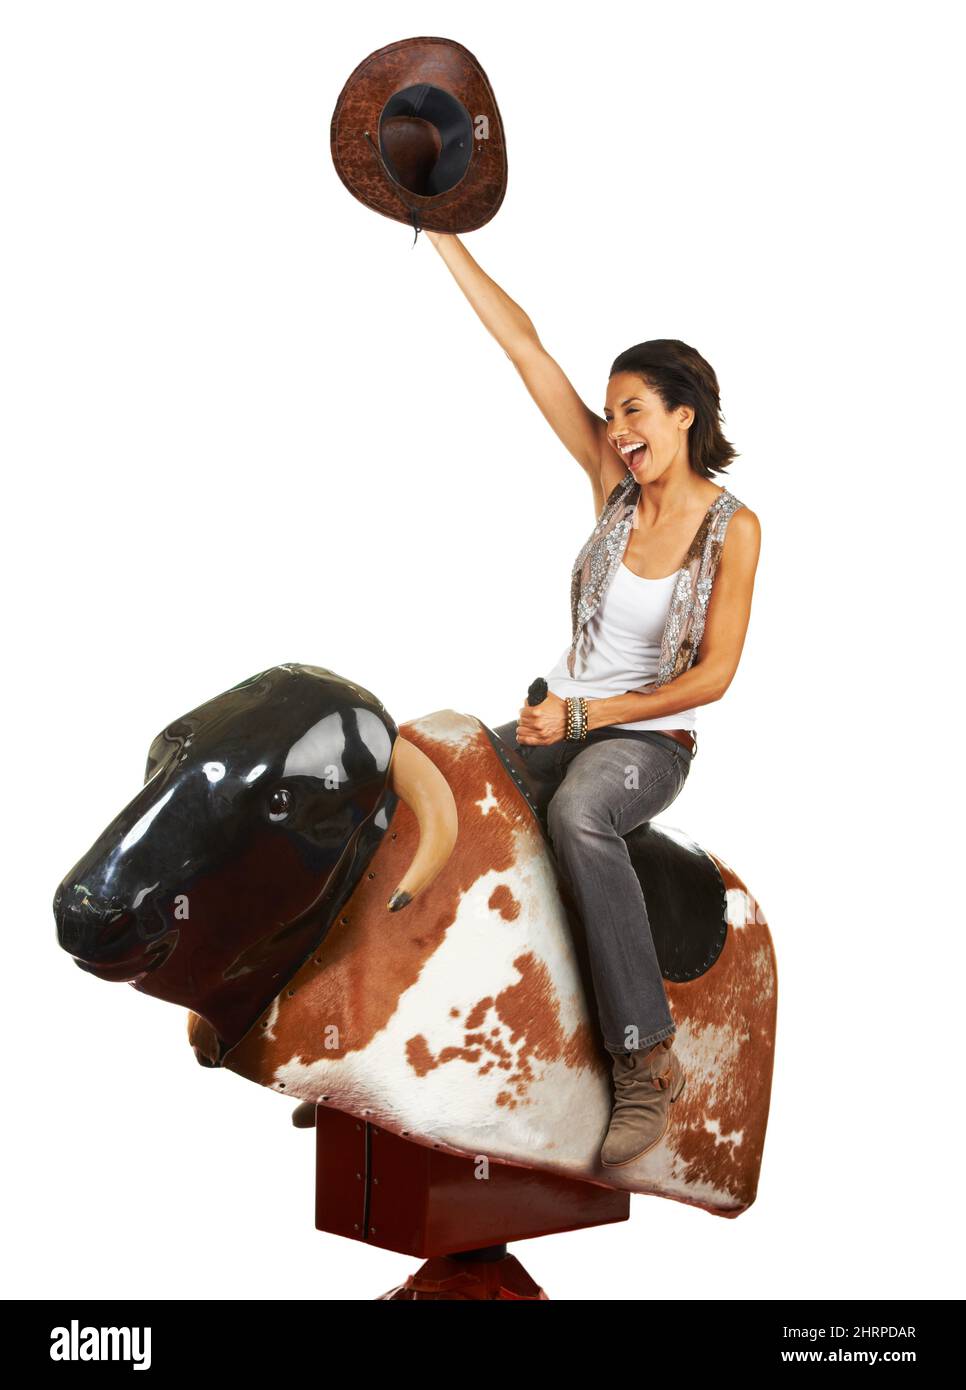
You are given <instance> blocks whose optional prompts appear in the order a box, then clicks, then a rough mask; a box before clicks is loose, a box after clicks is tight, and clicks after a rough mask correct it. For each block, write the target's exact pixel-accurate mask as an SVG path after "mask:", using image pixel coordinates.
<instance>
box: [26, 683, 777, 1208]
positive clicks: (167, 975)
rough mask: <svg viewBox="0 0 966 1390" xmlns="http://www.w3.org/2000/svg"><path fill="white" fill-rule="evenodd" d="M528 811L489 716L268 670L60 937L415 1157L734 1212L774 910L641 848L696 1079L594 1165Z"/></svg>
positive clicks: (296, 1088) (680, 859)
mask: <svg viewBox="0 0 966 1390" xmlns="http://www.w3.org/2000/svg"><path fill="white" fill-rule="evenodd" d="M538 801H539V795H538V793H537V792H536V791H535V789H534V787H533V786H532V785H531V784H530V782H529V779H528V773H527V768H526V764H525V762H524V760H522V759H521V758H519V756H518V755H516V754H515V753H514V752H513V750H512V749H509V748H507V747H506V746H505V745H504V744H503V743H502V742H501V741H500V740H499V738H498V737H497V736H496V735H495V734H494V733H493V732H492V731H491V730H490V729H488V728H487V727H486V726H485V725H484V724H482V723H481V722H480V721H479V720H478V719H476V718H473V717H472V716H469V715H464V714H458V713H456V712H454V711H452V710H442V711H439V712H437V713H435V714H431V715H427V716H426V717H425V718H422V719H416V720H413V721H412V722H410V723H408V724H405V725H403V726H402V728H397V727H396V725H395V724H394V722H393V720H392V719H391V718H390V716H389V715H388V713H387V712H386V710H385V709H384V707H383V706H382V704H381V703H380V701H379V700H378V699H377V698H376V697H375V696H374V695H373V694H371V693H370V692H369V691H367V690H364V689H362V688H361V687H359V686H358V685H355V684H353V683H352V682H351V681H348V680H345V679H343V678H342V677H340V676H337V675H336V674H335V673H333V672H332V671H328V670H324V669H322V668H319V667H314V666H303V665H296V664H287V665H283V666H277V667H274V668H273V669H271V670H268V671H263V672H261V673H260V674H259V675H257V676H254V677H252V678H251V679H250V680H247V681H244V682H242V683H241V684H239V685H237V686H234V687H233V688H232V689H231V690H228V691H227V692H225V693H224V694H223V695H219V696H218V697H217V698H216V699H214V700H211V701H209V702H208V703H206V704H204V705H201V706H200V707H199V708H198V709H196V710H194V711H192V712H191V713H190V714H187V715H185V716H184V717H183V718H182V719H179V720H176V721H175V722H174V723H173V724H170V725H169V726H168V727H167V728H166V729H165V730H164V731H163V732H162V733H161V734H159V735H158V737H157V738H156V739H155V741H154V743H153V744H152V745H151V749H150V753H149V756H148V762H147V772H146V781H145V785H144V787H143V788H142V789H141V791H140V792H139V794H138V795H137V796H136V797H135V799H134V800H133V801H132V802H131V803H130V805H129V806H128V807H127V808H126V809H125V810H124V811H122V812H121V814H120V815H119V816H117V817H116V819H115V820H114V821H112V822H111V824H110V825H109V826H108V827H107V829H106V830H105V831H104V833H103V834H102V835H101V836H100V838H99V839H98V840H97V841H96V843H95V844H94V845H93V847H92V848H91V849H90V851H89V852H88V853H87V854H86V855H85V856H84V857H83V859H81V860H80V862H79V863H78V864H77V865H76V866H75V867H74V869H72V870H71V872H70V873H69V874H68V875H67V877H66V878H65V880H64V882H63V883H62V884H61V886H60V888H59V889H58V890H57V895H56V898H55V902H54V911H55V916H56V920H57V930H58V938H59V941H60V944H61V945H62V946H63V947H64V949H65V950H67V951H68V952H70V954H71V955H72V956H73V957H74V959H75V960H76V962H77V964H78V965H79V966H80V967H81V968H82V969H84V970H86V971H89V972H90V973H91V974H94V975H97V976H99V977H100V978H101V979H106V980H123V981H128V982H130V983H131V984H132V985H133V986H134V988H135V989H138V990H141V991H143V992H145V993H148V994H153V995H156V996H158V997H160V998H163V999H167V1000H169V1001H171V1002H172V1003H176V1004H182V1005H184V1006H185V1007H186V1008H188V1009H189V1010H190V1014H189V1026H188V1032H189V1038H190V1040H191V1044H192V1046H193V1048H194V1051H195V1054H196V1056H197V1057H198V1059H199V1061H201V1062H202V1063H204V1064H205V1065H209V1066H221V1067H228V1068H230V1069H231V1070H232V1071H235V1072H237V1073H239V1074H240V1075H242V1076H245V1077H247V1078H248V1079H249V1080H252V1081H256V1082H258V1083H259V1084H260V1085H263V1086H268V1087H271V1088H272V1089H273V1090H276V1091H279V1092H280V1093H282V1094H283V1095H286V1096H289V1097H291V1098H293V1099H297V1100H302V1101H311V1102H314V1103H318V1104H321V1105H325V1106H331V1107H334V1108H335V1109H337V1110H340V1111H344V1112H347V1113H348V1114H350V1115H354V1116H356V1117H358V1118H365V1119H366V1120H368V1121H370V1122H372V1123H374V1124H375V1123H378V1124H379V1125H381V1126H382V1127H383V1128H384V1129H386V1130H387V1131H390V1132H392V1133H394V1134H396V1135H399V1136H404V1137H405V1138H407V1139H408V1140H411V1141H413V1142H415V1143H417V1144H422V1145H427V1146H431V1147H433V1148H436V1149H441V1150H443V1151H447V1152H451V1153H454V1154H459V1155H466V1156H470V1157H474V1156H477V1155H485V1156H487V1157H488V1158H489V1159H490V1160H491V1161H492V1162H498V1163H501V1162H502V1163H507V1164H511V1165H517V1166H520V1167H523V1168H530V1169H535V1170H542V1171H544V1172H547V1173H556V1174H560V1175H565V1176H566V1177H569V1178H573V1179H580V1180H583V1181H585V1182H590V1183H596V1184H598V1185H599V1186H602V1187H609V1188H624V1189H627V1190H629V1191H632V1192H643V1193H650V1194H653V1195H658V1196H663V1197H669V1198H673V1199H675V1200H678V1201H682V1202H686V1203H690V1204H692V1205H695V1206H699V1207H702V1208H704V1209H705V1210H707V1211H709V1212H712V1213H714V1214H716V1215H721V1216H736V1215H738V1214H739V1213H740V1212H742V1211H744V1210H745V1209H746V1208H747V1207H748V1206H749V1205H750V1204H751V1203H752V1202H753V1201H754V1199H755V1193H756V1190H757V1184H758V1174H759V1170H760V1165H761V1156H762V1149H763V1145H764V1138H765V1128H766V1123H767V1117H768V1107H769V1099H770V1090H771V1074H772V1061H773V1055H774V1037H775V1015H776V989H777V982H776V970H775V958H774V952H773V949H772V942H771V937H770V934H769V931H768V926H767V924H766V922H765V920H764V917H763V916H762V914H761V912H760V911H759V909H758V906H757V904H756V902H755V900H754V898H753V897H752V896H751V895H750V893H748V891H747V890H746V889H745V887H744V885H743V884H742V883H741V881H740V880H739V879H738V877H737V876H736V874H735V873H734V872H733V871H732V870H731V869H730V868H729V867H728V866H727V865H725V864H724V863H722V862H721V861H720V860H719V859H716V858H715V857H714V856H712V855H710V854H708V853H707V852H705V851H704V850H702V849H700V848H699V847H698V846H697V845H695V844H694V843H693V842H691V841H690V840H688V839H687V838H686V837H685V836H683V835H681V834H680V833H679V832H676V831H670V830H667V829H662V828H658V827H657V826H656V825H653V824H652V825H647V826H642V827H640V828H639V829H638V830H635V831H634V832H632V834H630V835H628V836H627V837H626V839H627V843H628V848H629V851H630V853H631V857H632V861H633V863H634V865H635V868H636V870H637V872H638V874H639V876H640V878H641V883H642V887H643V889H644V894H645V899H646V901H647V905H648V914H649V917H650V920H651V927H652V931H653V932H654V938H655V945H656V946H657V949H658V956H659V959H660V960H661V965H662V970H663V973H664V977H665V980H666V982H667V989H668V997H669V1000H670V1004H671V1009H672V1012H673V1014H674V1018H675V1021H676V1023H677V1026H678V1031H677V1037H676V1048H677V1051H678V1055H679V1057H680V1059H681V1062H682V1065H683V1066H684V1068H685V1071H686V1073H687V1075H688V1083H689V1084H688V1086H687V1088H686V1090H685V1092H684V1094H683V1096H682V1097H681V1099H680V1101H679V1102H678V1103H677V1104H676V1105H675V1106H674V1108H673V1110H672V1113H671V1122H670V1128H669V1130H668V1133H667V1135H666V1136H665V1139H664V1140H663V1141H662V1143H661V1144H660V1145H658V1146H657V1148H656V1149H653V1150H652V1151H651V1152H650V1153H648V1154H646V1155H645V1156H644V1157H643V1158H641V1159H640V1160H639V1161H638V1162H637V1163H635V1164H630V1165H627V1166H626V1167H624V1168H621V1169H603V1168H601V1166H600V1164H599V1161H598V1152H599V1148H600V1144H601V1141H602V1139H603V1135H604V1133H605V1132H606V1129H607V1123H608V1118H609V1114H610V1105H611V1090H610V1068H609V1058H608V1055H607V1053H606V1052H605V1051H604V1049H603V1047H602V1042H601V1038H600V1035H599V1032H598V1025H597V1021H596V1008H595V1007H594V1004H593V998H592V984H591V982H590V972H589V968H588V966H587V963H586V956H585V950H584V941H583V937H582V928H581V925H580V923H579V920H578V919H577V917H576V914H575V912H574V911H573V908H572V904H571V903H570V902H569V901H568V898H567V894H566V889H565V887H564V885H563V881H562V880H561V879H559V878H558V875H557V871H556V866H555V863H554V859H553V853H552V848H551V845H550V842H549V840H548V838H547V834H546V822H545V819H544V813H543V808H541V806H540V805H539V804H538Z"/></svg>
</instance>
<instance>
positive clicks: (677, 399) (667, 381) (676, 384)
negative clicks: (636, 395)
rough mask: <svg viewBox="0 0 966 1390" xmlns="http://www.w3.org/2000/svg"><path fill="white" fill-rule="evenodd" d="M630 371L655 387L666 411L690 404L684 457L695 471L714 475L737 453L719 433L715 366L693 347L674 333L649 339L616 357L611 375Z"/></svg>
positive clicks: (720, 419)
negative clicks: (690, 416)
mask: <svg viewBox="0 0 966 1390" xmlns="http://www.w3.org/2000/svg"><path fill="white" fill-rule="evenodd" d="M618 372H633V373H634V375H635V376H639V377H642V378H643V380H644V381H646V382H647V384H648V386H649V387H650V388H651V390H652V391H655V392H656V393H657V394H658V395H659V396H660V398H661V401H662V402H663V405H664V409H665V410H667V411H668V412H670V411H672V410H677V408H678V406H680V405H689V406H691V407H692V408H693V409H694V420H693V422H692V424H691V428H690V429H689V430H688V460H689V462H690V464H691V467H692V468H693V469H694V471H695V473H700V475H701V477H702V478H713V477H714V475H715V473H722V472H724V470H725V469H726V468H727V467H728V465H729V463H730V462H731V460H732V459H735V458H738V457H740V456H739V454H738V452H737V450H736V449H734V448H733V447H732V445H731V444H729V443H728V441H727V439H725V437H724V435H723V434H722V432H721V421H722V420H723V419H724V417H723V415H722V414H721V396H720V393H719V390H718V378H717V377H716V376H715V373H714V368H713V367H712V366H711V364H710V363H709V362H706V361H705V360H704V358H703V357H702V356H701V354H700V352H698V351H697V349H696V348H693V347H689V346H688V344H687V343H682V342H681V341H680V339H678V338H652V339H651V340H650V341H649V342H646V343H638V344H637V346H636V347H632V348H628V349H627V351H626V352H622V353H621V354H620V356H619V357H617V358H615V359H614V365H613V366H612V367H611V369H610V375H611V376H616V375H617V373H618Z"/></svg>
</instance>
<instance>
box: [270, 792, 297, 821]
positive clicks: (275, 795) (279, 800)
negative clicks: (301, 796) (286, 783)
mask: <svg viewBox="0 0 966 1390" xmlns="http://www.w3.org/2000/svg"><path fill="white" fill-rule="evenodd" d="M294 805H295V798H294V797H293V796H292V793H291V792H290V791H289V790H288V788H287V787H279V788H278V789H277V790H276V791H273V792H272V795H271V796H270V797H269V801H268V819H269V820H284V819H285V817H286V816H287V815H288V814H289V812H290V811H291V809H292V807H293V806H294Z"/></svg>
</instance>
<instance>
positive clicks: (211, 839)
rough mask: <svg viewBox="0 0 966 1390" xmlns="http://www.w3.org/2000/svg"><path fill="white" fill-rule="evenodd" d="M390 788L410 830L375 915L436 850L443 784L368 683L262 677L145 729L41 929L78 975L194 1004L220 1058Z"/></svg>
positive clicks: (279, 974)
mask: <svg viewBox="0 0 966 1390" xmlns="http://www.w3.org/2000/svg"><path fill="white" fill-rule="evenodd" d="M399 800H402V801H403V802H405V803H406V805H408V806H409V807H410V809H411V810H412V811H413V814H414V815H415V817H416V820H417V822H418V825H419V830H420V841H419V848H418V850H417V852H416V854H415V856H414V858H413V860H412V862H411V864H410V865H409V868H408V869H407V871H406V873H405V874H404V875H403V877H402V879H401V880H400V882H399V884H398V886H397V888H396V890H395V892H394V893H393V894H392V895H391V897H390V898H389V901H388V903H387V904H386V910H387V912H392V911H397V910H398V909H399V908H402V907H405V906H406V904H407V903H409V902H411V901H412V899H413V898H414V897H415V896H416V895H417V894H418V893H419V892H420V891H421V890H422V889H424V888H426V887H428V885H429V884H430V883H431V882H432V880H433V879H434V878H435V877H436V875H437V874H438V873H439V872H440V870H441V869H442V867H443V865H444V864H445V863H446V861H447V859H448V857H449V855H450V853H451V851H452V849H453V846H454V844H455V841H456V832H457V816H456V806H455V802H454V800H453V795H452V792H451V790H450V787H449V785H448V783H447V782H446V780H445V779H444V778H443V776H442V774H441V773H440V772H439V770H438V769H437V768H436V766H435V764H434V763H433V762H432V761H431V760H430V759H429V758H427V757H426V756H425V754H423V753H422V752H420V750H419V749H417V748H416V747H415V745H413V744H412V743H410V742H409V741H408V740H407V739H405V738H403V737H402V736H401V735H400V734H399V731H398V729H397V727H396V725H395V723H394V722H393V720H392V719H391V718H390V716H389V715H388V714H387V712H386V710H385V709H384V708H383V705H382V704H381V702H380V701H379V700H378V699H377V698H376V697H375V696H374V695H373V694H371V692H370V691H368V690H364V689H362V688H361V687H360V686H358V685H355V684H353V683H352V682H351V681H347V680H345V679H343V678H342V677H341V676H337V675H336V674H335V673H334V672H332V671H327V670H324V669H322V668H320V667H316V666H303V665H294V664H286V665H283V666H275V667H273V668H272V669H271V670H268V671H262V672H261V673H260V674H259V675H257V676H253V677H251V679H250V680H246V681H243V682H242V683H241V684H240V685H236V686H233V687H232V688H231V689H230V690H227V691H226V692H225V693H224V694H223V695H218V696H217V697H216V698H215V699H213V700H209V701H208V702H207V703H206V704H203V705H201V706H199V708H198V709H195V710H192V711H191V713H190V714H186V715H185V716H184V717H183V718H181V719H177V720H175V722H174V723H172V724H169V725H168V727H167V728H166V729H165V730H164V731H163V732H162V733H160V734H159V735H158V736H157V738H156V739H155V740H154V742H153V743H152V745H151V749H150V752H149V754H148V762H147V770H146V773H145V785H144V786H143V787H142V789H141V791H140V792H139V793H138V795H137V796H136V797H135V798H134V800H133V801H132V802H131V803H130V804H129V805H128V806H126V807H125V809H124V810H123V811H122V812H121V813H120V815H118V816H116V817H115V818H114V820H113V821H111V823H110V825H109V826H108V827H107V828H106V830H104V832H103V833H102V834H101V835H100V836H99V837H98V839H97V840H96V841H95V843H94V844H93V845H92V847H91V848H90V849H89V850H88V852H87V853H86V854H85V855H84V856H83V858H82V859H80V860H79V862H78V863H77V864H75V866H74V868H73V869H71V871H70V873H69V874H68V875H67V877H66V878H65V879H64V881H63V882H62V883H61V885H60V887H59V888H58V889H57V893H56V896H55V898H54V915H55V918H56V921H57V935H58V940H59V942H60V944H61V946H63V948H64V949H65V950H66V951H69V952H70V954H71V955H72V956H73V957H74V959H75V960H76V962H77V964H78V965H79V966H80V967H81V968H82V969H83V970H87V971H90V972H91V974H94V975H97V976H99V977H100V978H101V979H105V980H125V981H128V982H130V983H131V984H133V986H134V988H135V989H139V990H142V991H143V992H144V993H145V994H153V995H156V996H157V997H159V998H161V999H167V1000H169V1001H170V1002H172V1003H176V1004H183V1005H184V1006H185V1007H187V1008H189V1009H192V1010H194V1011H195V1012H196V1013H198V1014H200V1015H201V1016H202V1017H203V1018H205V1019H207V1021H208V1022H209V1023H210V1024H211V1026H212V1028H213V1029H214V1030H215V1032H216V1033H217V1035H218V1038H219V1047H220V1052H219V1058H220V1057H223V1056H224V1054H225V1053H226V1052H227V1051H228V1050H229V1048H231V1047H232V1046H234V1044H235V1043H236V1042H238V1040H239V1039H240V1038H241V1037H242V1036H243V1035H244V1034H245V1033H246V1032H247V1031H248V1028H249V1027H250V1026H251V1025H252V1023H253V1022H254V1021H255V1019H256V1018H257V1017H258V1015H259V1014H260V1012H261V1011H262V1009H263V1008H264V1007H265V1006H266V1005H267V1004H268V1003H269V1002H270V1001H271V1000H272V999H274V998H275V997H276V995H277V994H278V993H279V991H280V990H281V989H282V988H283V987H284V985H285V983H286V981H287V980H288V979H289V978H290V977H291V976H292V975H293V974H294V973H295V972H296V970H297V969H298V968H299V966H300V965H301V964H302V962H303V961H304V960H305V959H306V958H307V957H308V955H309V954H310V952H311V951H312V950H314V949H315V948H316V947H317V946H318V944H319V943H320V942H321V941H322V940H323V939H324V937H325V935H326V933H327V932H328V930H329V928H330V927H331V926H332V924H333V922H334V921H335V918H336V916H337V914H338V913H339V911H340V909H341V908H342V907H343V905H344V904H345V902H346V901H347V899H348V898H349V897H350V896H351V894H352V892H353V890H354V888H355V887H356V884H357V883H358V880H359V878H360V876H361V875H362V874H363V873H364V871H365V869H366V866H367V865H368V863H369V861H370V860H371V858H372V856H373V854H374V853H375V851H376V849H377V847H378V845H379V842H380V840H381V839H382V836H383V835H384V833H385V832H386V829H387V828H388V826H389V823H390V821H391V819H392V814H393V811H394V809H395V807H396V805H397V802H398V801H399Z"/></svg>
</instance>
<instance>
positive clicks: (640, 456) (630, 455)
mask: <svg viewBox="0 0 966 1390" xmlns="http://www.w3.org/2000/svg"><path fill="white" fill-rule="evenodd" d="M646 454H647V445H646V444H642V443H635V444H624V445H622V446H621V458H622V459H623V460H624V462H625V463H626V464H627V466H628V468H637V467H639V466H640V464H641V463H643V461H644V458H645V455H646Z"/></svg>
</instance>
